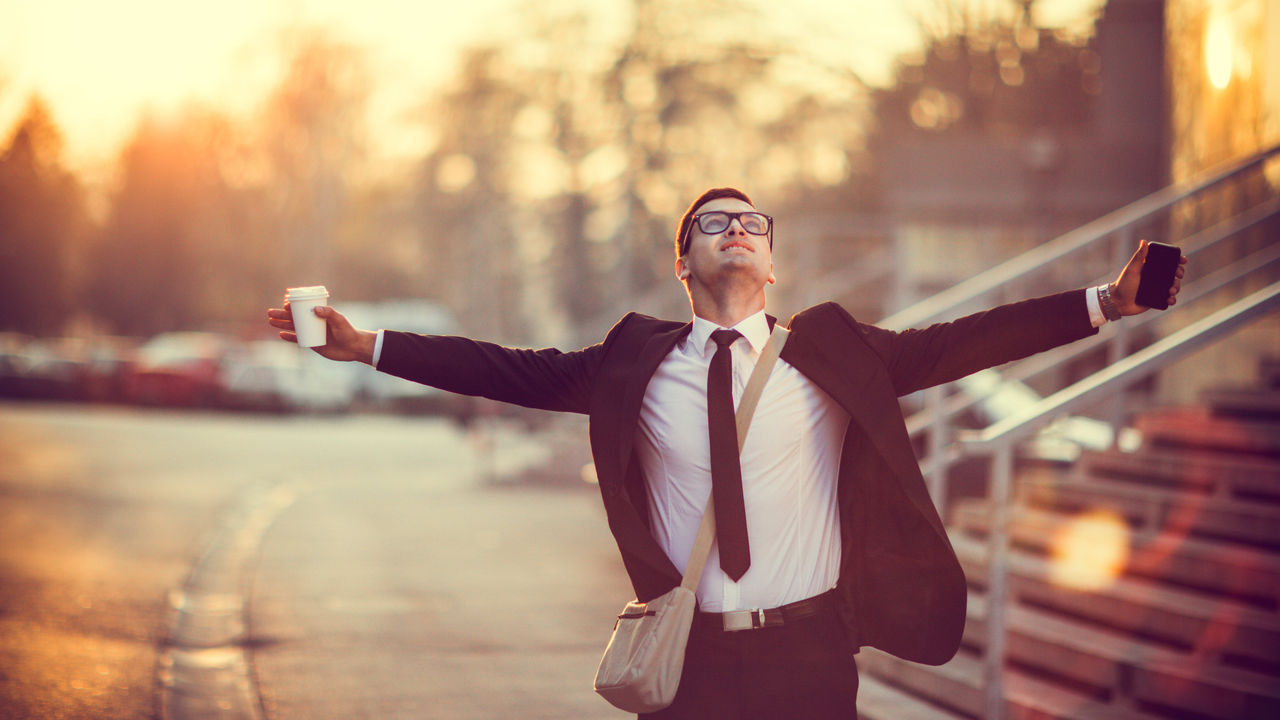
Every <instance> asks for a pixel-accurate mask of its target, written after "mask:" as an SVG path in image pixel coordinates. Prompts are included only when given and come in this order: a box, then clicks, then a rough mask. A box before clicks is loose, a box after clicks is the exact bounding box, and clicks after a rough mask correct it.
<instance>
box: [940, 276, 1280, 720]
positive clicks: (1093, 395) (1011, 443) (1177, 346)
mask: <svg viewBox="0 0 1280 720" xmlns="http://www.w3.org/2000/svg"><path fill="white" fill-rule="evenodd" d="M1276 310H1280V283H1273V284H1271V285H1269V286H1267V287H1266V288H1264V289H1262V290H1259V291H1257V292H1255V293H1253V294H1252V295H1249V296H1248V297H1246V298H1244V299H1242V300H1239V301H1237V302H1235V303H1233V304H1231V305H1229V306H1227V307H1225V308H1223V309H1221V310H1219V311H1217V312H1215V313H1213V314H1211V315H1209V316H1208V317H1205V318H1203V319H1201V320H1197V321H1196V322H1194V323H1192V324H1190V325H1188V326H1187V327H1185V328H1182V329H1181V330H1179V331H1177V332H1175V333H1173V334H1171V335H1169V336H1168V337H1166V338H1164V339H1162V340H1160V341H1158V342H1156V343H1155V344H1153V345H1151V346H1149V347H1147V348H1144V349H1143V350H1140V351H1138V352H1136V353H1134V354H1133V355H1131V356H1129V357H1127V358H1124V359H1123V360H1120V361H1119V362H1117V363H1115V364H1113V365H1111V366H1109V367H1107V368H1106V369H1105V370H1102V371H1101V372H1098V373H1097V374H1095V375H1093V376H1091V377H1089V378H1086V379H1084V380H1081V381H1080V382H1077V383H1076V384H1074V385H1072V386H1070V387H1068V388H1066V389H1064V390H1061V391H1059V392H1057V393H1055V394H1053V395H1051V396H1049V397H1047V398H1045V399H1043V400H1041V401H1040V402H1039V403H1036V405H1035V406H1033V407H1031V408H1028V409H1027V410H1025V411H1023V412H1021V413H1018V414H1017V415H1014V416H1011V417H1009V418H1006V419H1004V420H1002V421H1000V422H998V423H996V424H995V425H992V426H991V427H989V428H987V429H986V430H983V431H981V432H978V433H975V434H973V435H972V436H970V437H967V438H961V440H960V443H961V445H962V446H963V447H964V449H965V450H966V451H968V452H973V453H981V454H986V455H990V456H991V457H992V468H991V491H990V495H991V502H990V507H991V512H992V518H991V528H990V531H989V534H988V536H987V543H988V562H987V628H986V631H987V645H986V655H985V657H984V668H983V675H984V680H985V689H984V691H985V703H986V713H985V715H984V717H988V718H1000V717H1002V716H1003V707H1004V688H1003V666H1004V644H1005V605H1006V599H1007V594H1008V553H1009V514H1010V505H1011V500H1012V497H1013V461H1014V448H1015V447H1016V446H1017V444H1018V443H1019V442H1020V441H1022V440H1023V439H1025V438H1026V437H1027V436H1028V435H1030V434H1031V433H1033V432H1035V431H1037V430H1039V429H1040V428H1042V427H1044V426H1045V425H1047V424H1048V423H1049V422H1051V421H1052V420H1054V419H1055V418H1057V417H1059V416H1061V415H1064V414H1066V413H1070V412H1073V411H1075V410H1079V409H1080V408H1083V407H1085V406H1088V405H1090V404H1094V403H1098V402H1100V401H1102V400H1104V399H1107V398H1109V397H1111V396H1113V395H1116V394H1119V393H1121V392H1123V390H1124V389H1125V388H1126V387H1128V386H1129V385H1131V384H1133V383H1134V382H1136V381H1138V380H1140V379H1142V378H1145V377H1148V376H1150V375H1153V374H1155V373H1156V372H1158V371H1160V370H1162V369H1163V368H1165V367H1167V366H1168V365H1170V364H1171V363H1173V362H1175V361H1177V360H1179V359H1181V358H1183V357H1185V356H1187V355H1188V354H1190V353H1192V352H1195V351H1196V350H1199V349H1201V348H1203V347H1204V346H1206V345H1209V344H1211V343H1213V342H1215V341H1217V340H1220V339H1222V338H1223V337H1224V336H1226V335H1228V334H1231V333H1233V332H1235V331H1236V330H1238V329H1239V328H1241V327H1243V326H1244V325H1246V324H1248V323H1250V322H1252V321H1254V320H1256V319H1258V318H1259V317H1261V316H1263V315H1265V314H1267V313H1270V312H1273V311H1276Z"/></svg>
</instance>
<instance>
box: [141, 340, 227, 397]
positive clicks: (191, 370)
mask: <svg viewBox="0 0 1280 720" xmlns="http://www.w3.org/2000/svg"><path fill="white" fill-rule="evenodd" d="M229 347H230V343H229V341H228V340H227V339H226V338H225V337H223V336H221V335H217V334H214V333H205V332H170V333H163V334H160V335H157V336H155V337H153V338H151V340H149V341H147V342H146V343H145V344H143V345H142V347H140V348H138V353H137V359H136V362H135V364H134V366H133V370H132V372H131V373H130V374H129V379H128V381H127V383H126V388H125V395H126V397H127V399H129V400H130V401H132V402H136V403H140V404H143V405H166V406H180V407H213V406H215V405H217V404H218V402H219V400H220V398H221V395H222V370H223V362H224V360H225V357H226V354H227V352H228V350H229Z"/></svg>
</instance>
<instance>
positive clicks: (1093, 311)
mask: <svg viewBox="0 0 1280 720" xmlns="http://www.w3.org/2000/svg"><path fill="white" fill-rule="evenodd" d="M1101 288H1102V286H1099V287H1092V288H1089V289H1088V290H1086V291H1085V293H1084V304H1085V305H1086V306H1087V307H1088V308H1089V322H1090V323H1091V324H1092V325H1093V326H1094V327H1102V326H1103V325H1105V324H1106V323H1107V316H1106V315H1103V314H1102V303H1101V302H1100V301H1099V300H1098V292H1099V291H1100V290H1101ZM378 337H379V341H381V337H382V336H381V335H379V336H378ZM374 357H377V356H376V355H375V356H374ZM375 364H376V363H375Z"/></svg>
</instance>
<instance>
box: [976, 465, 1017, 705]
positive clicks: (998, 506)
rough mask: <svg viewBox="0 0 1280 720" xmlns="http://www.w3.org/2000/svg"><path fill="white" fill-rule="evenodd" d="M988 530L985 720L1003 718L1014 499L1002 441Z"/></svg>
mask: <svg viewBox="0 0 1280 720" xmlns="http://www.w3.org/2000/svg"><path fill="white" fill-rule="evenodd" d="M990 497H991V530H990V533H989V534H988V536H987V545H988V547H987V643H986V644H987V650H986V654H985V655H984V657H983V688H984V691H985V699H984V703H983V706H984V711H983V714H982V717H983V718H984V720H1003V719H1004V643H1005V599H1006V597H1007V595H1008V589H1007V587H1008V576H1009V507H1010V503H1011V501H1012V498H1013V443H1012V442H1011V441H1009V440H1003V441H1001V442H1000V445H999V446H998V447H997V448H996V451H995V453H994V454H993V456H992V458H991V493H990Z"/></svg>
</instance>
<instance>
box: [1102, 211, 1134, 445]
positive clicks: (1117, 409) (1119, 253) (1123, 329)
mask: <svg viewBox="0 0 1280 720" xmlns="http://www.w3.org/2000/svg"><path fill="white" fill-rule="evenodd" d="M1136 249H1137V243H1136V242H1135V241H1134V237H1133V226H1132V225H1129V226H1126V227H1125V228H1124V229H1123V230H1121V231H1120V232H1119V233H1117V234H1116V239H1115V244H1114V245H1113V246H1112V251H1113V256H1114V257H1113V259H1112V267H1117V268H1122V267H1124V266H1125V263H1127V262H1129V258H1130V257H1131V256H1132V255H1133V252H1134V250H1136ZM1114 325H1115V326H1116V327H1115V332H1114V334H1113V336H1112V338H1111V346H1110V348H1109V349H1108V352H1107V365H1115V364H1116V363H1118V362H1120V361H1121V360H1123V359H1124V358H1125V356H1126V355H1128V354H1129V328H1128V326H1127V325H1126V323H1125V322H1124V320H1123V319H1121V321H1120V322H1117V323H1114ZM1127 396H1128V393H1127V392H1126V391H1125V390H1121V391H1120V392H1118V393H1116V394H1115V397H1113V398H1112V400H1111V417H1110V422H1111V444H1112V446H1114V445H1115V443H1116V439H1117V438H1119V437H1120V429H1121V428H1122V427H1124V422H1125V418H1126V415H1127V413H1126V410H1127V408H1128V397H1127Z"/></svg>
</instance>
